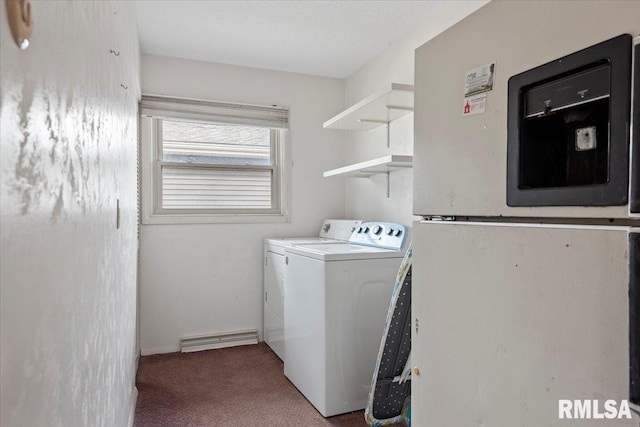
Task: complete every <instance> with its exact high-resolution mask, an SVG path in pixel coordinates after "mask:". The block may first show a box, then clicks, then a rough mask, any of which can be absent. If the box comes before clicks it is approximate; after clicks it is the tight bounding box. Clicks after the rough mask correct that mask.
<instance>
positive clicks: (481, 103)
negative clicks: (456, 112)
mask: <svg viewBox="0 0 640 427" xmlns="http://www.w3.org/2000/svg"><path fill="white" fill-rule="evenodd" d="M486 109H487V94H486V93H481V94H480V95H475V96H470V97H468V98H464V101H463V104H462V115H463V116H472V115H474V114H480V113H484V112H485V110H486Z"/></svg>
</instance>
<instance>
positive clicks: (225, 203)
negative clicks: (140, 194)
mask: <svg viewBox="0 0 640 427" xmlns="http://www.w3.org/2000/svg"><path fill="white" fill-rule="evenodd" d="M141 113H142V116H143V117H142V119H143V120H148V121H150V122H151V123H152V129H153V132H151V133H152V135H153V137H152V138H151V140H152V141H153V147H152V152H153V153H154V155H153V168H154V170H155V173H154V177H153V181H154V182H153V192H154V194H155V196H154V198H153V202H154V203H153V204H154V209H153V214H155V215H171V214H180V215H189V214H195V215H202V214H217V215H219V214H282V213H283V205H284V203H283V196H284V191H283V185H282V172H281V169H282V163H283V162H282V155H283V145H284V144H283V138H282V132H283V131H284V130H285V129H286V128H287V126H288V121H289V112H288V109H287V108H284V107H268V106H254V105H240V104H229V103H218V102H208V101H194V100H187V99H173V98H166V97H158V96H147V95H143V97H142V102H141Z"/></svg>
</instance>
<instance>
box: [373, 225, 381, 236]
mask: <svg viewBox="0 0 640 427" xmlns="http://www.w3.org/2000/svg"><path fill="white" fill-rule="evenodd" d="M381 233H382V227H381V226H379V225H376V226H375V227H373V234H375V235H376V236H377V235H379V234H381Z"/></svg>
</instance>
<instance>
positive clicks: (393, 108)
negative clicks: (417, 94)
mask: <svg viewBox="0 0 640 427" xmlns="http://www.w3.org/2000/svg"><path fill="white" fill-rule="evenodd" d="M387 110H402V111H413V107H405V106H403V105H387Z"/></svg>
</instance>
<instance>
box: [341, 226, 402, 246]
mask: <svg viewBox="0 0 640 427" xmlns="http://www.w3.org/2000/svg"><path fill="white" fill-rule="evenodd" d="M406 234H407V230H406V228H405V226H404V225H401V224H396V223H393V222H363V223H361V224H360V225H359V226H358V227H357V228H356V229H355V230H354V231H353V233H352V234H351V238H349V243H353V244H356V245H365V246H375V247H378V248H385V249H395V250H401V249H402V247H403V245H404V241H405V238H406Z"/></svg>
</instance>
